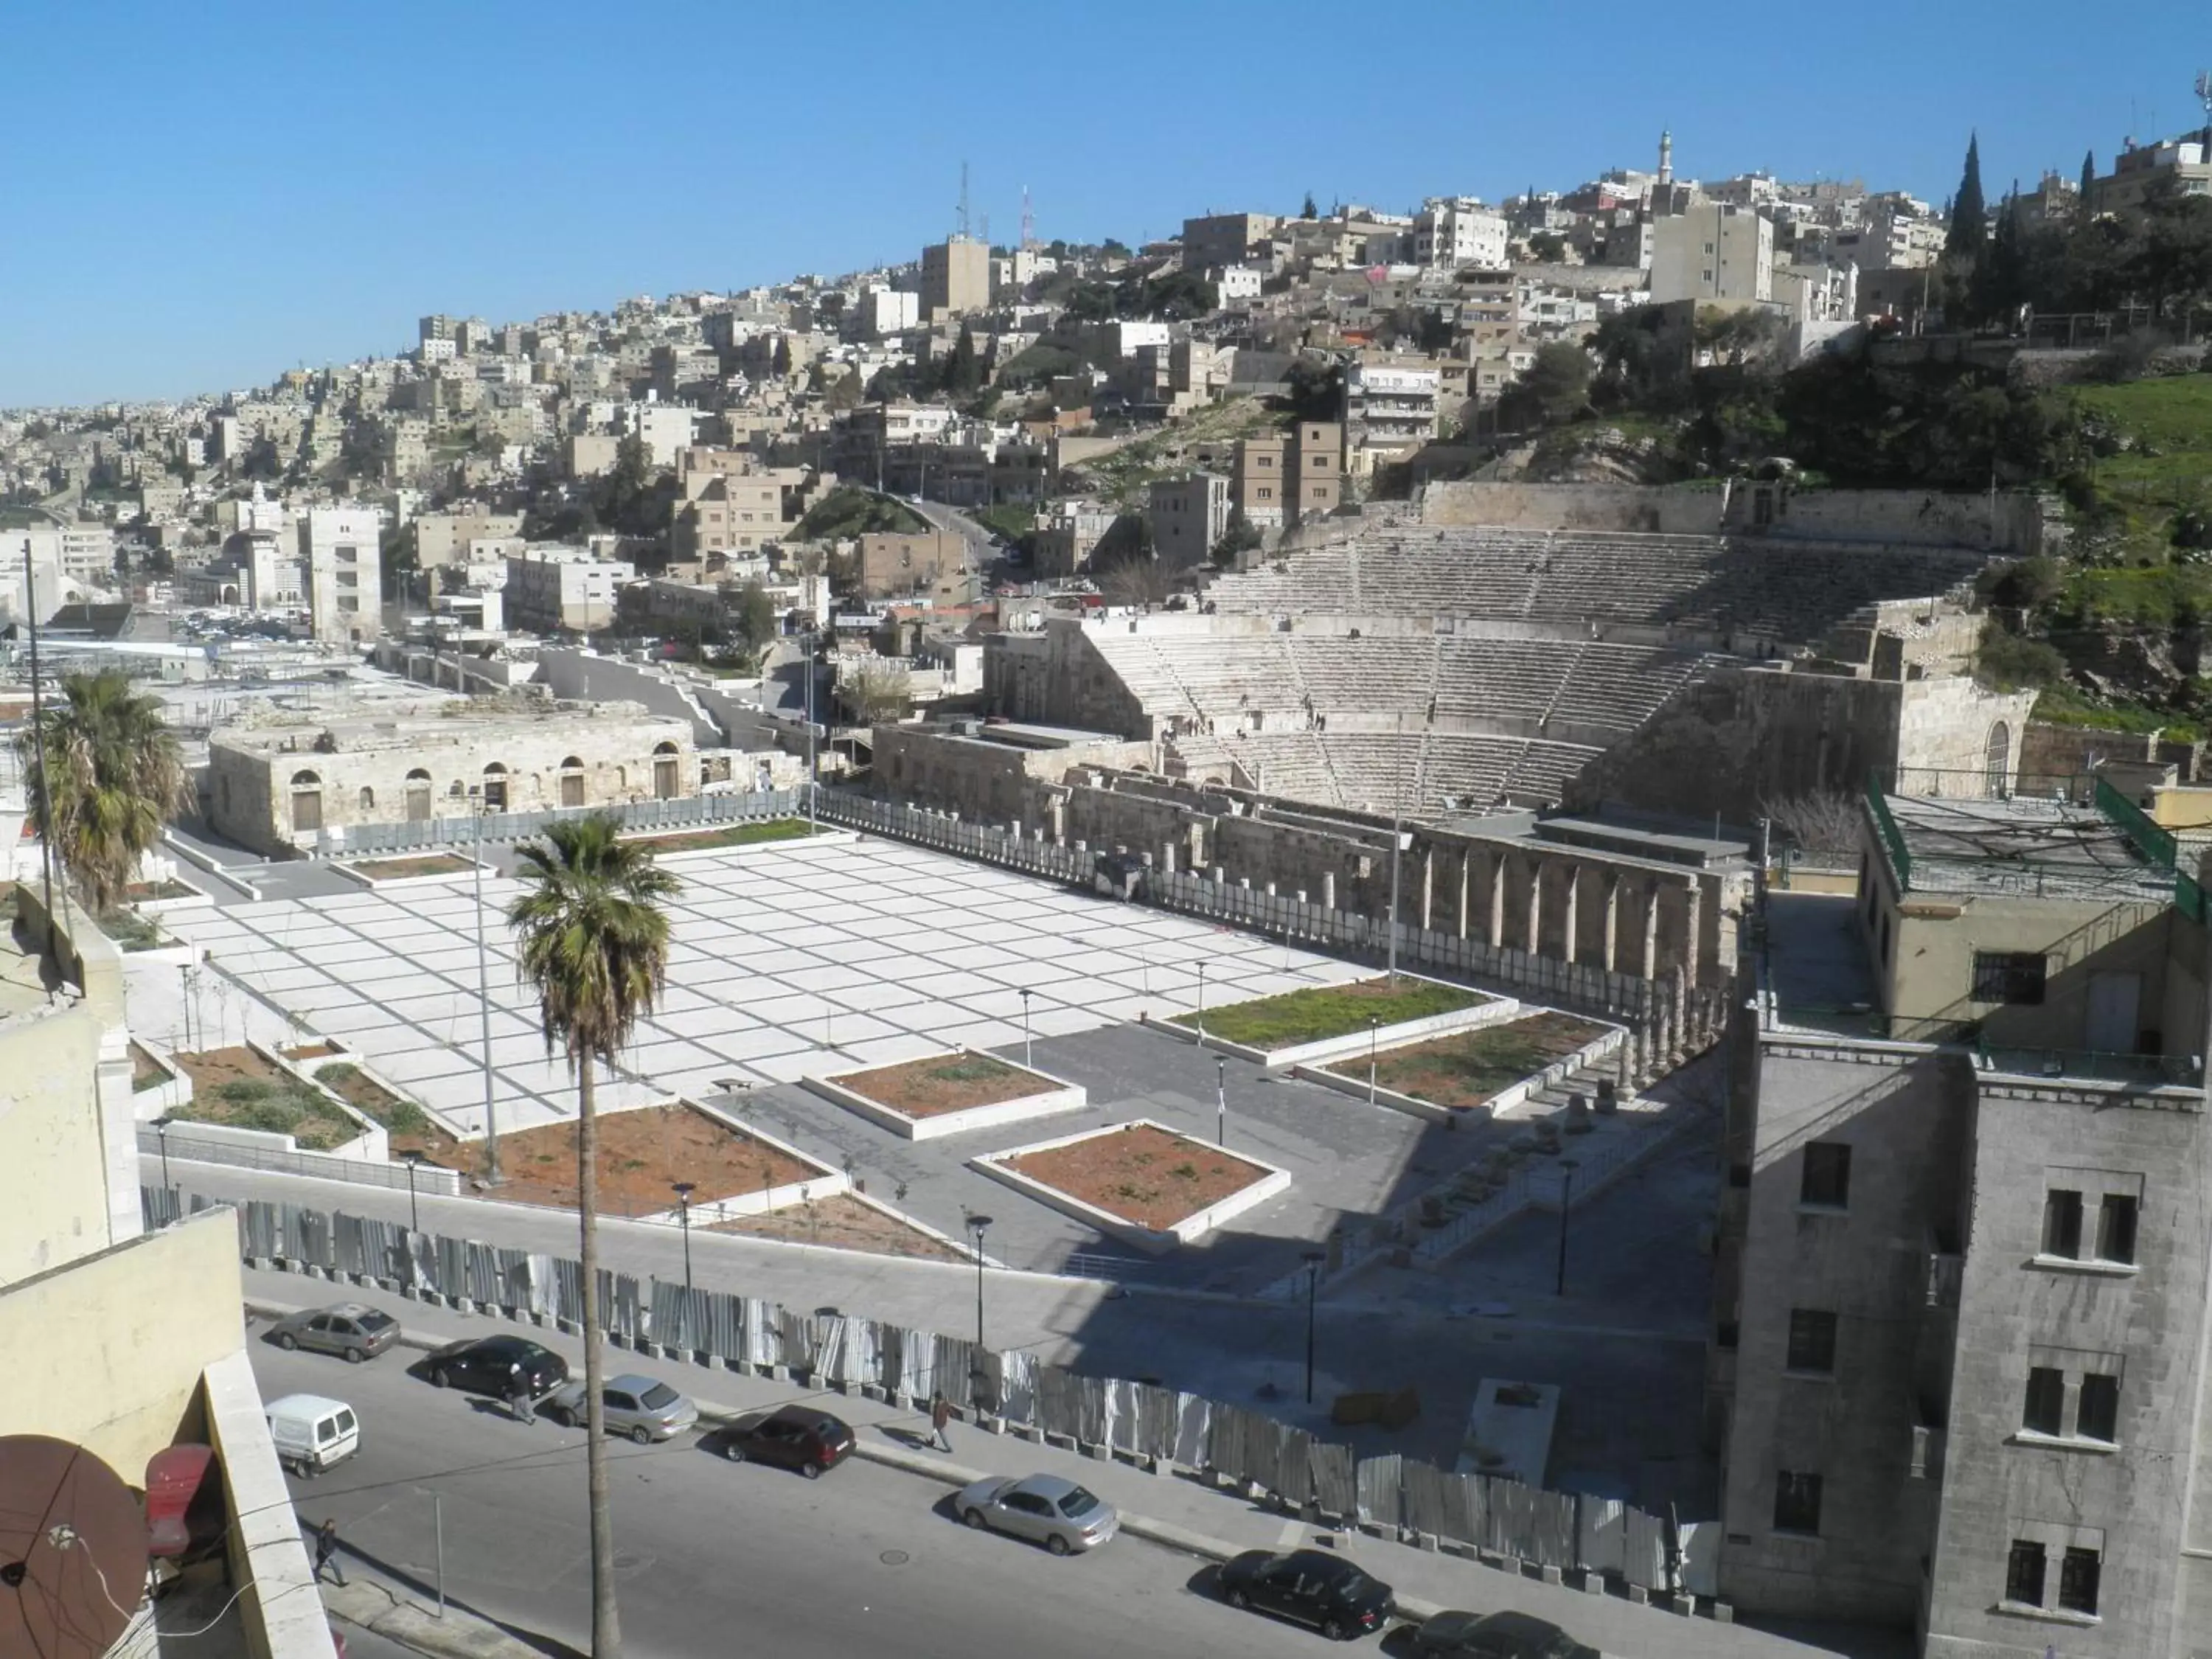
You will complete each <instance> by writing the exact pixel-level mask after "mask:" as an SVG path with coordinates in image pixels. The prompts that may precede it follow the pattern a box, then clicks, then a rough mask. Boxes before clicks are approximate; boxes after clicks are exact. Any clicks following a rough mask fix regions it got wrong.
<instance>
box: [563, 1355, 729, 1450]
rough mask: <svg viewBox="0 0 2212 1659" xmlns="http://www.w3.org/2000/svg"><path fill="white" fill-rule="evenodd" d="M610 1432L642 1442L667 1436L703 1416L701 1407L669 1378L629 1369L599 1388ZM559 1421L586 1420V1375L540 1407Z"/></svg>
mask: <svg viewBox="0 0 2212 1659" xmlns="http://www.w3.org/2000/svg"><path fill="white" fill-rule="evenodd" d="M599 1404H600V1408H601V1410H602V1411H603V1412H604V1413H605V1416H606V1424H607V1432H608V1433H609V1434H626V1435H628V1436H629V1437H630V1438H631V1439H633V1440H635V1441H636V1442H637V1443H638V1444H639V1445H641V1446H649V1445H651V1444H652V1443H653V1442H654V1441H656V1440H667V1439H671V1438H672V1437H675V1436H677V1435H679V1434H681V1433H683V1432H684V1430H686V1429H688V1428H690V1426H691V1425H693V1424H694V1423H696V1422H697V1421H698V1420H699V1407H697V1406H696V1405H695V1404H693V1403H692V1400H691V1396H690V1395H684V1394H678V1393H677V1391H676V1390H675V1389H671V1388H670V1387H669V1386H668V1384H666V1383H662V1382H658V1381H656V1380H655V1379H653V1377H650V1376H636V1375H635V1374H634V1373H630V1372H625V1373H623V1375H622V1376H611V1377H609V1378H608V1379H607V1380H606V1382H605V1384H604V1385H603V1386H602V1387H601V1388H600V1389H599ZM538 1410H539V1411H541V1412H543V1413H545V1415H546V1416H548V1417H550V1418H551V1419H553V1420H554V1421H555V1422H556V1423H566V1424H568V1425H572V1426H573V1425H576V1424H579V1423H581V1422H582V1421H583V1420H584V1379H583V1378H581V1377H577V1378H575V1379H574V1381H572V1382H568V1383H563V1384H562V1386H561V1387H559V1388H558V1389H555V1390H554V1391H553V1394H552V1397H551V1398H550V1399H549V1400H547V1401H545V1403H544V1405H542V1406H540V1407H538Z"/></svg>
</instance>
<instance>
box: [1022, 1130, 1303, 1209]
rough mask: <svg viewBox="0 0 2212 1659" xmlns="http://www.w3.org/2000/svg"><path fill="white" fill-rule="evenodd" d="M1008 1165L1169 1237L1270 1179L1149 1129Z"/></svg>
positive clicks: (1094, 1138) (1231, 1158) (1105, 1133)
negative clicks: (1199, 1215)
mask: <svg viewBox="0 0 2212 1659" xmlns="http://www.w3.org/2000/svg"><path fill="white" fill-rule="evenodd" d="M1006 1168H1008V1169H1010V1170H1014V1171H1015V1172H1016V1173H1017V1174H1019V1175H1024V1176H1028V1177H1029V1178H1030V1180H1032V1181H1037V1182H1043V1183H1044V1184H1045V1185H1046V1186H1048V1187H1055V1188H1059V1189H1060V1191H1061V1192H1063V1193H1066V1194H1067V1195H1068V1196H1069V1197H1070V1198H1076V1199H1080V1200H1082V1201H1083V1202H1084V1203H1085V1204H1089V1205H1092V1206H1096V1207H1097V1208H1098V1209H1101V1210H1104V1211H1105V1212H1107V1213H1109V1215H1115V1216H1119V1217H1120V1218H1121V1219H1122V1220H1124V1221H1133V1222H1135V1223H1136V1224H1137V1225H1139V1226H1143V1227H1151V1228H1154V1229H1156V1230H1158V1231H1166V1230H1167V1229H1168V1228H1170V1227H1172V1226H1174V1225H1176V1223H1177V1222H1178V1221H1182V1220H1186V1219H1188V1218H1189V1217H1191V1216H1194V1215H1196V1214H1197V1213H1198V1212H1200V1210H1203V1209H1206V1207H1208V1206H1211V1205H1214V1204H1218V1203H1219V1202H1220V1201H1221V1200H1223V1199H1225V1198H1227V1197H1229V1196H1230V1195H1231V1194H1234V1193H1238V1192H1242V1191H1243V1189H1244V1188H1247V1187H1249V1186H1251V1185H1253V1184H1254V1183H1255V1182H1261V1181H1264V1180H1266V1179H1267V1170H1263V1169H1261V1168H1260V1167H1259V1165H1257V1164H1248V1163H1246V1162H1245V1161H1244V1160H1243V1158H1237V1157H1236V1156H1235V1155H1234V1154H1232V1153H1229V1152H1223V1151H1222V1150H1221V1149H1220V1148H1219V1147H1218V1146H1207V1145H1206V1143H1205V1142H1203V1141H1200V1140H1193V1139H1191V1138H1190V1137H1189V1136H1188V1135H1179V1134H1176V1133H1173V1132H1172V1131H1170V1130H1167V1129H1162V1128H1159V1127H1157V1126H1155V1125H1152V1124H1149V1123H1136V1124H1131V1125H1130V1126H1128V1127H1126V1128H1121V1129H1106V1130H1102V1131H1101V1132H1100V1133H1097V1134H1095V1135H1089V1136H1086V1137H1085V1139H1081V1140H1077V1141H1071V1142H1069V1143H1068V1144H1067V1145H1066V1146H1053V1147H1048V1148H1047V1149H1046V1150H1045V1151H1043V1152H1030V1153H1027V1154H1024V1156H1023V1157H1020V1158H1009V1159H1007V1160H1006Z"/></svg>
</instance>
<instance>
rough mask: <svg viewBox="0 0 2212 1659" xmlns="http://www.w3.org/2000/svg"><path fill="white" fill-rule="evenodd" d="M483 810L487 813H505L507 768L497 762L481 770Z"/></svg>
mask: <svg viewBox="0 0 2212 1659" xmlns="http://www.w3.org/2000/svg"><path fill="white" fill-rule="evenodd" d="M483 809H484V811H487V812H504V811H507V768H505V767H504V766H502V765H501V764H500V763H498V762H497V761H494V762H493V763H491V764H490V765H489V766H487V767H485V768H484V769H483Z"/></svg>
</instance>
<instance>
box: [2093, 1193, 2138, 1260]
mask: <svg viewBox="0 0 2212 1659" xmlns="http://www.w3.org/2000/svg"><path fill="white" fill-rule="evenodd" d="M2135 1259H2136V1200H2134V1199H2133V1198H2132V1197H2130V1196H2129V1195H2127V1194H2124V1193H2106V1194H2105V1199H2104V1202H2103V1203H2101V1204H2100V1205H2099V1206H2097V1260H2098V1261H2128V1262H2132V1261H2134V1260H2135Z"/></svg>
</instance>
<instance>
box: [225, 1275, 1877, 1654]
mask: <svg viewBox="0 0 2212 1659" xmlns="http://www.w3.org/2000/svg"><path fill="white" fill-rule="evenodd" d="M246 1280H247V1288H248V1296H249V1301H248V1304H247V1305H248V1307H249V1308H250V1309H252V1310H254V1311H256V1312H258V1313H265V1314H269V1315H271V1316H281V1315H282V1314H283V1313H288V1312H290V1311H292V1310H294V1308H295V1307H297V1306H299V1305H301V1304H307V1305H314V1304H318V1303H319V1302H320V1301H322V1300H325V1299H327V1300H332V1301H335V1300H340V1299H345V1300H360V1301H363V1302H368V1303H371V1304H375V1305H377V1306H380V1307H383V1308H385V1309H386V1310H388V1311H390V1312H392V1314H393V1315H394V1316H397V1317H398V1318H399V1319H400V1321H401V1322H402V1324H403V1325H404V1327H405V1328H406V1332H407V1334H406V1336H405V1338H404V1346H407V1347H410V1348H415V1349H428V1348H432V1347H435V1346H439V1345H441V1344H442V1343H444V1342H447V1341H450V1340H455V1339H457V1338H460V1337H464V1336H474V1335H480V1334H492V1333H493V1332H495V1331H500V1330H507V1329H511V1328H513V1327H511V1326H509V1325H508V1323H507V1322H506V1321H504V1320H501V1319H499V1318H496V1317H487V1316H478V1315H465V1314H461V1313H459V1312H457V1311H454V1310H444V1309H435V1310H434V1309H430V1308H427V1307H425V1306H424V1305H423V1304H421V1303H417V1302H411V1301H409V1300H407V1299H406V1298H404V1297H398V1296H395V1295H392V1294H390V1293H388V1292H384V1291H378V1290H375V1289H374V1288H367V1289H364V1288H362V1287H359V1286H347V1285H330V1286H329V1290H330V1292H331V1294H330V1295H329V1297H327V1298H325V1297H319V1296H318V1295H317V1294H316V1291H318V1289H319V1288H320V1285H319V1281H315V1280H312V1279H301V1278H298V1277H296V1276H294V1275H290V1274H280V1273H262V1272H251V1271H250V1272H248V1273H247V1274H246ZM531 1335H532V1340H536V1341H539V1342H542V1343H544V1345H545V1346H547V1347H550V1348H552V1349H554V1350H556V1352H561V1353H562V1354H564V1355H566V1356H567V1357H568V1358H570V1359H571V1360H578V1361H579V1362H580V1352H581V1345H580V1343H579V1342H578V1341H577V1340H575V1339H574V1338H570V1337H566V1336H563V1335H561V1334H559V1333H557V1332H555V1331H552V1330H550V1329H537V1328H532V1330H531ZM619 1352H621V1355H622V1357H621V1359H620V1362H619V1364H620V1369H622V1370H635V1371H640V1372H642V1373H645V1374H647V1375H648V1376H657V1377H660V1378H662V1379H664V1380H665V1381H666V1382H667V1383H670V1384H671V1386H672V1387H675V1388H678V1389H683V1390H684V1392H686V1393H688V1394H690V1395H692V1397H693V1398H694V1399H695V1400H696V1401H697V1402H698V1405H699V1409H700V1413H701V1415H702V1419H703V1420H706V1421H708V1422H712V1421H714V1420H716V1419H727V1418H730V1417H733V1416H737V1415H739V1414H742V1413H750V1412H755V1411H760V1410H764V1409H767V1408H769V1407H773V1406H775V1405H779V1404H782V1403H785V1402H787V1401H790V1400H792V1399H793V1398H797V1397H812V1398H823V1399H830V1398H833V1395H830V1394H828V1393H817V1394H815V1395H805V1394H804V1393H803V1391H801V1390H799V1389H796V1388H795V1387H794V1386H793V1384H791V1383H775V1382H770V1381H768V1380H766V1379H762V1378H754V1377H749V1376H739V1375H738V1374H736V1373H734V1372H731V1371H726V1370H714V1369H710V1368H707V1367H702V1366H698V1365H692V1364H684V1363H683V1362H681V1361H672V1360H664V1359H659V1358H648V1357H647V1355H646V1354H644V1353H636V1352H629V1351H627V1350H622V1351H619ZM834 1401H835V1404H834V1409H835V1411H836V1414H837V1415H839V1416H840V1417H842V1418H844V1419H846V1420H847V1421H848V1422H849V1423H850V1424H852V1425H853V1427H854V1431H855V1432H856V1434H857V1436H858V1438H859V1447H858V1450H857V1454H856V1455H859V1456H861V1457H864V1458H866V1459H868V1460H870V1461H872V1462H877V1463H880V1464H884V1465H886V1466H888V1467H890V1468H896V1469H900V1470H902V1471H904V1472H906V1473H908V1474H915V1475H916V1476H919V1477H921V1478H922V1479H925V1480H932V1481H934V1482H936V1483H937V1484H939V1485H940V1486H944V1487H945V1488H947V1489H952V1488H957V1487H958V1486H965V1485H967V1484H968V1483H969V1482H970V1481H972V1480H980V1479H982V1478H983V1477H984V1476H986V1475H994V1474H996V1475H1018V1474H1034V1473H1037V1472H1041V1471H1042V1472H1047V1473H1051V1474H1060V1475H1064V1476H1066V1477H1067V1478H1068V1479H1070V1480H1079V1481H1081V1482H1082V1483H1083V1484H1084V1485H1085V1486H1088V1487H1090V1488H1091V1490H1092V1491H1094V1492H1097V1493H1098V1494H1099V1495H1100V1496H1101V1497H1103V1498H1106V1499H1107V1500H1108V1501H1109V1502H1110V1503H1112V1504H1114V1505H1115V1508H1117V1509H1118V1510H1120V1511H1121V1520H1122V1525H1123V1528H1124V1529H1125V1530H1127V1531H1128V1532H1130V1533H1133V1534H1135V1535H1136V1536H1138V1537H1139V1538H1144V1539H1147V1540H1150V1541H1152V1542H1155V1543H1158V1544H1161V1545H1164V1546H1165V1547H1168V1548H1170V1549H1174V1550H1178V1551H1182V1552H1183V1553H1188V1554H1191V1555H1195V1556H1198V1557H1200V1558H1202V1559H1208V1560H1212V1561H1221V1560H1225V1559H1228V1558H1229V1557H1230V1556H1231V1555H1234V1554H1236V1553H1237V1552H1239V1551H1242V1550H1248V1549H1279V1548H1284V1547H1292V1546H1297V1545H1302V1544H1307V1543H1319V1544H1321V1545H1322V1547H1328V1548H1332V1549H1335V1550H1339V1551H1340V1552H1342V1553H1346V1554H1347V1555H1350V1556H1352V1557H1355V1558H1357V1559H1358V1560H1359V1561H1360V1562H1361V1564H1362V1565H1364V1567H1365V1568H1366V1569H1367V1570H1368V1571H1370V1572H1371V1573H1372V1574H1374V1575H1375V1576H1376V1577H1380V1578H1382V1579H1383V1580H1384V1581H1385V1582H1386V1583H1390V1584H1392V1585H1393V1586H1395V1589H1396V1590H1397V1593H1398V1597H1399V1602H1400V1606H1401V1610H1402V1611H1403V1613H1405V1614H1406V1616H1407V1617H1408V1618H1413V1619H1421V1618H1426V1617H1428V1616H1430V1615H1431V1614H1432V1613H1436V1612H1437V1611H1439V1610H1440V1609H1442V1608H1444V1607H1463V1608H1469V1609H1472V1610H1474V1611H1475V1612H1479V1613H1490V1612H1495V1611H1498V1610H1501V1609H1504V1608H1513V1609H1516V1610H1519V1611H1522V1612H1526V1613H1534V1614H1535V1615H1536V1616H1537V1617H1539V1618H1543V1619H1548V1620H1553V1622H1554V1623H1557V1624H1559V1625H1561V1626H1565V1628H1567V1629H1568V1630H1570V1631H1571V1632H1573V1633H1574V1634H1575V1635H1576V1636H1577V1638H1579V1639H1580V1640H1582V1641H1584V1642H1588V1643H1591V1644H1595V1645H1596V1646H1598V1647H1600V1648H1601V1650H1603V1651H1604V1652H1605V1653H1607V1654H1608V1655H1615V1656H1633V1659H1815V1656H1820V1655H1824V1654H1829V1653H1832V1652H1835V1651H1838V1650H1835V1649H1830V1648H1824V1647H1811V1646H1807V1645H1805V1644H1802V1643H1799V1642H1793V1641H1788V1640H1785V1639H1784V1638H1779V1637H1775V1636H1771V1635H1766V1634H1764V1633H1762V1632H1756V1631H1753V1630H1751V1629H1748V1628H1747V1627H1744V1626H1735V1625H1729V1624H1722V1623H1717V1622H1716V1621H1715V1620H1711V1619H1709V1618H1702V1617H1700V1618H1689V1617H1685V1616H1683V1615H1681V1614H1679V1613H1672V1612H1668V1611H1662V1610H1661V1609H1659V1608H1657V1607H1647V1606H1638V1605H1637V1604H1635V1603H1632V1602H1631V1601H1627V1600H1625V1599H1623V1598H1621V1597H1619V1596H1616V1595H1608V1594H1605V1593H1603V1592H1601V1591H1600V1592H1591V1591H1586V1590H1583V1589H1573V1588H1569V1587H1568V1586H1566V1585H1564V1584H1553V1583H1544V1582H1541V1580H1540V1579H1537V1578H1534V1577H1525V1576H1522V1575H1519V1574H1516V1573H1514V1572H1510V1571H1504V1570H1501V1569H1499V1568H1496V1567H1491V1566H1486V1565H1482V1564H1481V1563H1480V1562H1479V1561H1476V1560H1474V1559H1466V1558H1464V1557H1462V1556H1460V1555H1457V1554H1452V1553H1443V1552H1440V1551H1436V1550H1430V1549H1419V1548H1415V1547H1411V1546H1408V1545H1405V1544H1401V1543H1398V1542H1396V1541H1393V1540H1389V1539H1383V1538H1377V1537H1373V1536H1370V1535H1367V1534H1360V1533H1341V1532H1334V1531H1330V1530H1328V1529H1325V1528H1318V1527H1315V1526H1311V1525H1308V1524H1305V1523H1304V1522H1300V1521H1298V1520H1297V1519H1295V1518H1292V1517H1290V1516H1285V1515H1284V1514H1283V1513H1282V1512H1280V1511H1279V1510H1272V1509H1267V1508H1263V1507H1261V1505H1259V1504H1255V1503H1253V1502H1251V1501H1249V1500H1248V1499H1246V1498H1243V1497H1241V1496H1239V1495H1237V1494H1235V1493H1232V1492H1230V1491H1228V1490H1227V1489H1226V1488H1223V1487H1219V1486H1212V1485H1209V1484H1208V1483H1207V1482H1206V1480H1205V1479H1204V1477H1202V1476H1200V1475H1197V1474H1193V1473H1188V1472H1183V1471H1177V1472H1176V1473H1174V1474H1153V1473H1151V1472H1149V1471H1147V1470H1146V1469H1143V1468H1138V1467H1136V1466H1135V1465H1133V1464H1132V1463H1129V1462H1124V1461H1121V1460H1120V1459H1114V1460H1112V1461H1105V1460H1102V1459H1099V1458H1097V1457H1091V1456H1085V1455H1082V1454H1080V1453H1079V1452H1076V1451H1074V1450H1072V1449H1060V1448H1056V1447H1052V1446H1048V1445H1042V1444H1038V1443H1033V1442H1031V1441H1029V1440H1026V1439H1024V1438H1022V1437H1018V1436H1016V1435H1014V1434H1012V1433H1006V1434H997V1433H988V1432H985V1431H981V1430H980V1429H977V1428H975V1427H972V1426H958V1427H956V1429H955V1430H954V1431H953V1436H952V1439H953V1446H954V1451H953V1453H952V1455H950V1456H946V1455H943V1454H939V1453H935V1452H931V1451H926V1450H922V1449H920V1448H921V1441H922V1439H923V1437H925V1436H926V1434H927V1428H928V1425H927V1418H926V1415H925V1414H923V1413H920V1412H916V1411H908V1410H901V1409H898V1408H896V1407H892V1406H890V1405H887V1404H884V1403H882V1402H880V1401H874V1400H871V1399H869V1398H867V1397H866V1396H865V1395H862V1394H861V1393H860V1392H858V1391H857V1390H856V1391H854V1393H852V1394H850V1395H834ZM1577 1576H1578V1575H1577ZM1870 1635H1871V1636H1872V1638H1873V1640H1872V1641H1870V1642H1869V1644H1867V1645H1865V1646H1864V1647H1863V1648H1861V1647H1858V1646H1857V1644H1854V1647H1853V1649H1851V1650H1845V1651H1856V1652H1859V1653H1863V1654H1865V1655H1869V1656H1872V1655H1875V1654H1887V1652H1890V1651H1892V1649H1891V1648H1890V1647H1889V1645H1888V1644H1887V1639H1886V1638H1884V1636H1883V1635H1882V1633H1881V1632H1871V1633H1870ZM426 1651H441V1650H426ZM480 1651H482V1650H473V1649H471V1650H469V1652H470V1654H476V1653H478V1652H480ZM454 1659H467V1656H465V1655H459V1654H456V1655H455V1656H454ZM485 1659H491V1656H489V1655H488V1654H487V1655H486V1656H485Z"/></svg>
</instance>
